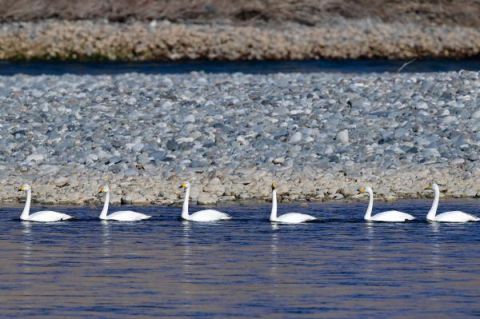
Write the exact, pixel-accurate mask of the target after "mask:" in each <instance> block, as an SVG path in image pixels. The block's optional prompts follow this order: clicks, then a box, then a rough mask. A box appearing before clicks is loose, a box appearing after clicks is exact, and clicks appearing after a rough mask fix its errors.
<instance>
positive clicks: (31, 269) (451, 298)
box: [0, 200, 480, 318]
mask: <svg viewBox="0 0 480 319" xmlns="http://www.w3.org/2000/svg"><path fill="white" fill-rule="evenodd" d="M429 206H430V201H422V200H417V201H398V202H395V203H380V202H379V203H377V204H376V207H375V209H374V210H375V211H380V210H384V209H391V208H393V209H399V210H403V211H406V212H410V213H412V214H413V215H415V216H416V217H417V218H419V220H418V221H416V222H411V223H404V224H388V223H377V224H370V223H366V222H364V221H363V220H362V215H363V212H364V210H365V207H366V203H365V202H353V203H336V202H331V203H315V204H309V205H308V207H304V206H303V205H302V206H299V205H293V204H292V205H284V204H282V205H280V208H279V210H280V212H285V211H291V210H296V211H300V212H307V213H310V214H313V215H315V216H318V217H319V218H320V221H319V222H317V223H311V224H305V225H272V224H271V223H270V222H269V221H268V220H267V217H268V213H269V209H270V207H269V204H268V203H265V204H248V205H237V206H225V207H220V209H222V210H224V211H227V212H229V213H230V214H231V215H232V216H233V218H234V219H232V220H230V221H224V222H220V223H206V224H202V223H192V222H182V221H180V220H179V219H178V216H179V214H180V208H178V207H154V206H152V207H135V209H136V210H138V211H141V212H146V213H150V214H152V215H153V216H154V217H153V218H152V219H151V220H148V221H145V222H138V223H119V222H108V223H104V222H101V221H99V220H98V219H96V218H97V214H98V213H99V211H100V208H99V207H82V208H77V207H57V208H55V209H56V210H60V211H64V212H67V213H69V214H72V215H74V216H76V217H77V218H78V219H77V220H75V221H70V222H62V223H53V224H35V223H25V222H21V221H19V220H18V216H19V213H20V210H21V207H14V208H2V209H0V216H1V223H0V294H1V295H0V296H1V297H0V314H1V316H2V317H4V318H5V317H7V318H25V317H32V318H66V317H69V318H73V317H78V318H87V317H88V318H132V317H135V318H146V317H158V318H160V317H161V318H167V317H174V318H180V317H181V318H184V317H192V318H234V317H243V318H254V317H262V318H320V317H322V318H414V317H416V318H418V317H425V318H459V317H474V316H480V303H479V300H480V245H479V244H480V223H468V224H457V225H455V224H431V223H427V222H425V221H424V216H425V213H426V211H427V210H428V208H429ZM40 208H41V207H36V208H35V209H34V210H36V209H40ZM194 209H195V208H193V209H192V210H194ZM447 209H461V210H464V211H466V212H470V213H474V214H477V215H480V202H479V201H444V202H442V203H441V207H440V210H447Z"/></svg>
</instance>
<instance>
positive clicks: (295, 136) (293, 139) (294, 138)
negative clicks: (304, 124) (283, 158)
mask: <svg viewBox="0 0 480 319" xmlns="http://www.w3.org/2000/svg"><path fill="white" fill-rule="evenodd" d="M301 141H302V133H300V132H295V133H293V135H292V136H291V137H290V140H289V143H291V144H296V143H300V142H301Z"/></svg>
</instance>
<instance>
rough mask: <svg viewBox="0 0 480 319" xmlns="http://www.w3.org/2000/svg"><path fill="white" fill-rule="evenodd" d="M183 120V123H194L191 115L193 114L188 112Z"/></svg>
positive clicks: (193, 117)
mask: <svg viewBox="0 0 480 319" xmlns="http://www.w3.org/2000/svg"><path fill="white" fill-rule="evenodd" d="M183 122H185V123H195V116H193V114H189V115H187V116H185V118H184V119H183Z"/></svg>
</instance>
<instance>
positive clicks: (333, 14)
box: [0, 0, 480, 27]
mask: <svg viewBox="0 0 480 319" xmlns="http://www.w3.org/2000/svg"><path fill="white" fill-rule="evenodd" d="M47 18H49V19H51V18H56V19H67V20H78V19H98V18H106V19H109V20H111V21H117V22H122V21H126V20H129V19H136V20H151V19H167V20H170V21H174V22H185V21H188V22H199V23H205V22H227V23H234V24H252V23H254V24H257V23H264V22H268V23H279V22H294V23H300V24H304V25H309V26H313V25H318V24H321V23H324V22H325V21H328V20H329V19H332V18H333V19H338V18H345V19H366V18H372V19H380V20H382V21H383V22H388V23H391V22H415V23H420V24H423V25H425V24H427V25H428V24H436V25H457V26H468V27H480V1H479V0H317V1H315V0H283V1H280V0H244V1H234V0H102V1H99V0H82V1H72V0H0V22H9V21H35V20H40V19H47Z"/></svg>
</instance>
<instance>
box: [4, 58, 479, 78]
mask: <svg viewBox="0 0 480 319" xmlns="http://www.w3.org/2000/svg"><path fill="white" fill-rule="evenodd" d="M407 63H408V64H407ZM405 64H407V65H405ZM404 65H405V66H404ZM402 66H404V67H403V68H402ZM399 70H400V71H401V72H446V71H460V70H469V71H480V59H479V58H476V59H461V60H455V59H427V60H414V61H412V60H410V61H402V60H381V59H372V60H309V61H234V62H228V61H179V62H61V61H24V62H21V61H15V62H9V61H0V75H14V74H18V73H22V74H29V75H40V74H53V75H60V74H66V73H69V74H79V75H81V74H91V75H100V74H123V73H127V72H137V73H146V74H151V73H154V74H156V73H162V74H171V73H190V72H193V71H202V72H207V73H235V72H242V73H249V74H265V73H277V72H284V73H290V72H302V73H311V72H341V73H351V72H355V73H371V72H397V71H399Z"/></svg>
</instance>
